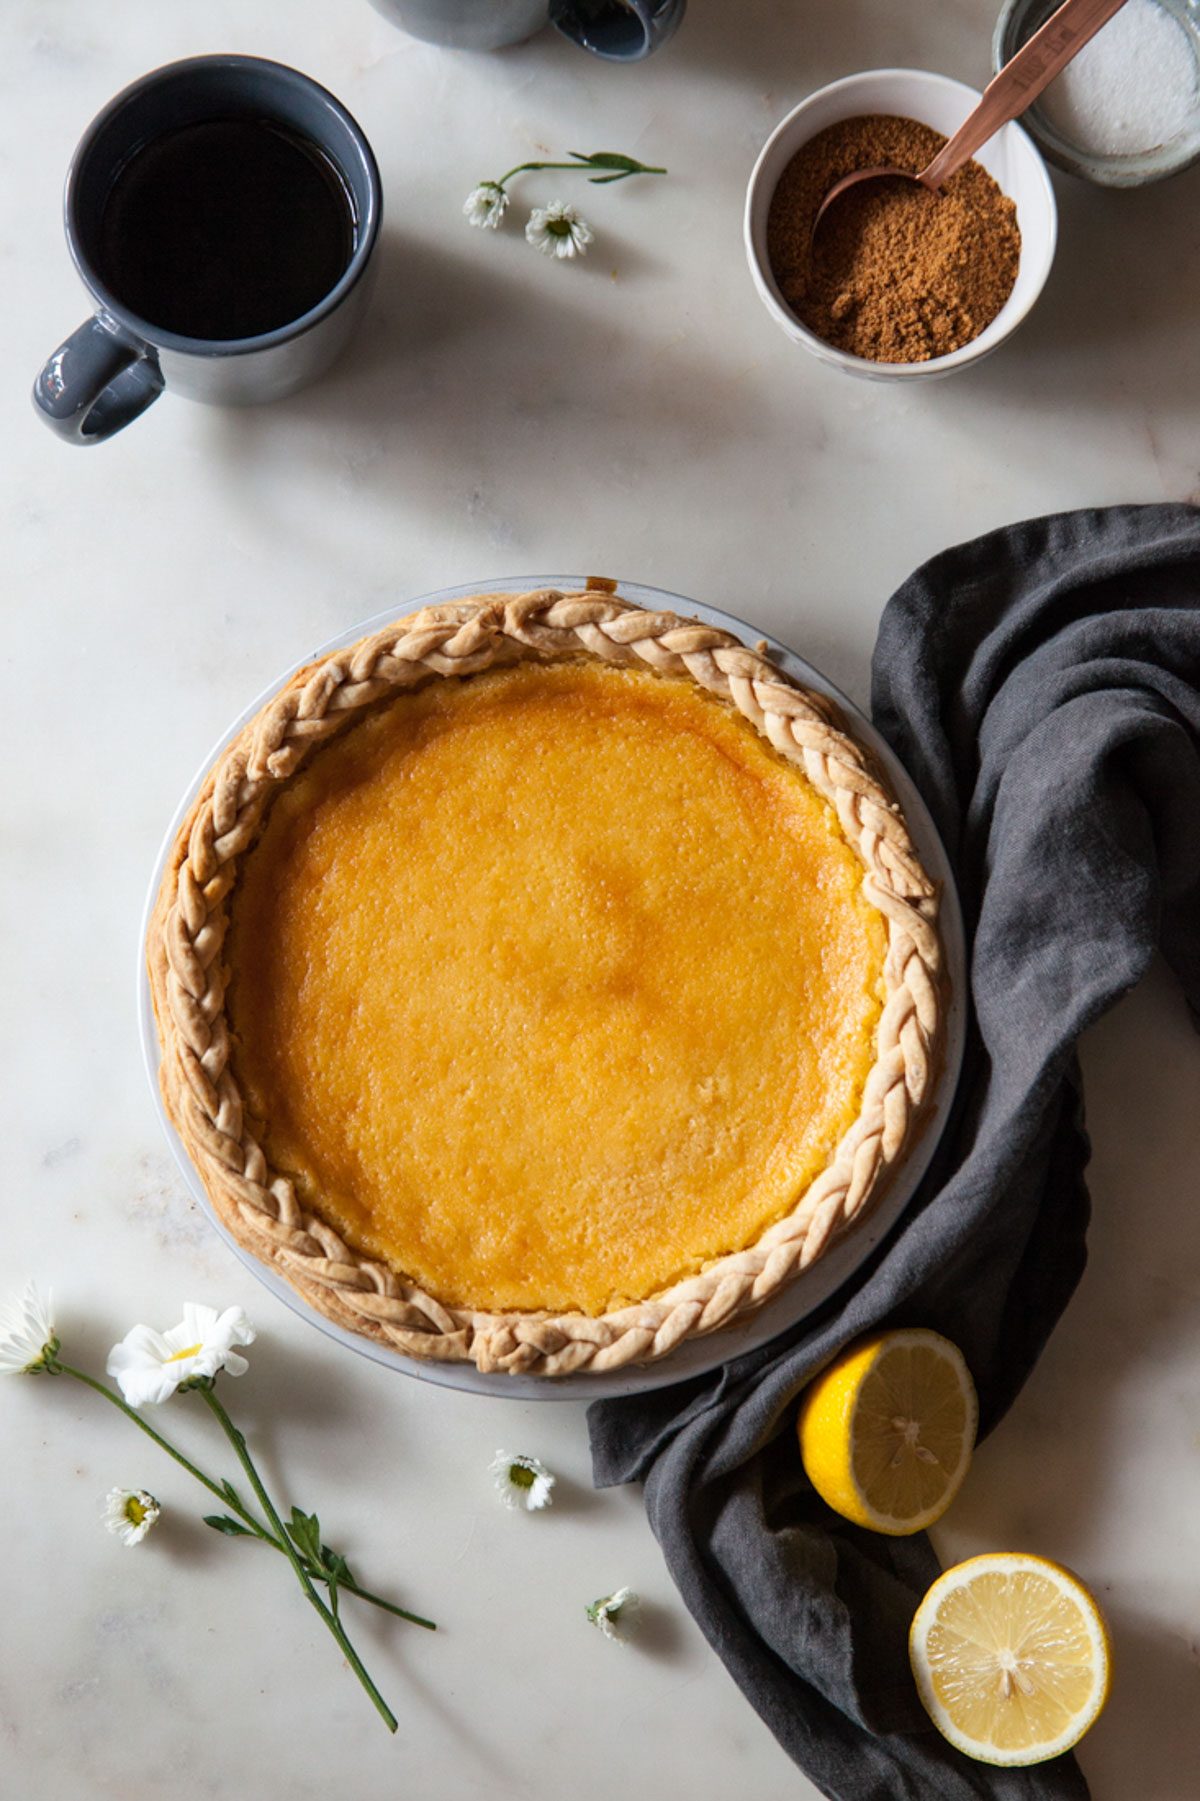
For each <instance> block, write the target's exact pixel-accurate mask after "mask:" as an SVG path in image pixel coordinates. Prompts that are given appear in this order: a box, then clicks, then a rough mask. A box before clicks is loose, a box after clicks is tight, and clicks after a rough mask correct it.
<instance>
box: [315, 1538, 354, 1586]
mask: <svg viewBox="0 0 1200 1801" xmlns="http://www.w3.org/2000/svg"><path fill="white" fill-rule="evenodd" d="M321 1568H322V1569H323V1570H325V1571H326V1572H327V1573H328V1575H329V1576H330V1578H331V1579H332V1580H333V1581H334V1582H354V1576H353V1575H352V1573H351V1570H350V1565H349V1564H348V1563H347V1562H346V1559H345V1558H344V1557H343V1556H342V1554H341V1552H340V1551H333V1550H331V1549H330V1547H329V1546H328V1545H322V1546H321ZM356 1586H357V1584H356Z"/></svg>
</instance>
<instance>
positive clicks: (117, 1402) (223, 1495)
mask: <svg viewBox="0 0 1200 1801" xmlns="http://www.w3.org/2000/svg"><path fill="white" fill-rule="evenodd" d="M45 1368H46V1373H47V1374H48V1375H54V1376H73V1377H74V1378H75V1380H76V1382H83V1383H86V1385H87V1387H88V1388H91V1389H94V1390H95V1392H96V1393H97V1394H98V1395H103V1397H104V1399H105V1400H106V1401H111V1402H112V1404H113V1406H114V1407H119V1408H120V1410H121V1412H122V1413H123V1414H124V1415H125V1417H126V1419H130V1420H132V1421H133V1423H134V1425H135V1426H136V1427H137V1428H138V1430H139V1431H140V1432H144V1433H145V1434H146V1437H147V1438H152V1439H153V1440H154V1443H155V1444H156V1445H157V1446H158V1448H159V1450H160V1451H165V1452H166V1453H167V1456H168V1457H173V1458H174V1459H175V1462H176V1463H178V1464H179V1465H180V1466H181V1467H182V1468H183V1469H185V1470H186V1471H187V1472H188V1475H189V1476H194V1477H195V1478H196V1481H197V1482H199V1483H200V1484H202V1486H203V1487H204V1488H206V1489H207V1490H208V1492H209V1494H210V1495H216V1497H217V1499H218V1501H220V1503H221V1505H222V1506H223V1507H228V1508H229V1509H230V1510H231V1512H233V1513H236V1514H237V1516H238V1518H239V1519H240V1520H241V1521H242V1523H243V1525H244V1526H245V1527H246V1528H247V1530H248V1531H249V1532H251V1533H252V1534H253V1536H254V1537H255V1538H257V1539H259V1540H260V1541H261V1542H262V1543H263V1544H264V1545H270V1546H271V1549H272V1550H273V1551H278V1552H279V1553H280V1554H281V1556H284V1557H287V1556H288V1555H289V1551H290V1550H291V1541H290V1540H289V1539H288V1537H287V1535H286V1533H285V1534H284V1537H283V1541H282V1543H281V1542H280V1540H279V1539H278V1538H276V1536H275V1534H274V1533H273V1532H268V1531H267V1530H266V1528H265V1527H264V1526H263V1525H262V1523H261V1521H259V1520H258V1519H256V1518H255V1516H254V1514H252V1513H251V1512H250V1509H249V1508H248V1507H244V1506H243V1505H242V1503H241V1502H240V1501H239V1500H237V1499H236V1497H235V1496H233V1495H231V1494H229V1492H228V1491H227V1490H226V1489H223V1488H220V1487H218V1485H217V1484H216V1483H215V1482H214V1481H212V1479H211V1478H210V1477H208V1476H206V1475H205V1474H204V1471H203V1470H201V1469H197V1468H196V1465H195V1464H194V1463H192V1462H191V1460H190V1459H189V1458H187V1457H185V1456H184V1454H183V1452H182V1451H177V1450H176V1449H175V1446H174V1445H173V1444H171V1443H170V1442H169V1441H168V1440H167V1439H165V1438H164V1437H163V1436H162V1434H161V1433H159V1432H156V1431H155V1430H154V1427H153V1426H151V1425H149V1424H148V1423H147V1421H146V1420H144V1419H143V1418H142V1415H141V1414H140V1413H139V1412H138V1411H137V1409H136V1408H134V1407H131V1406H130V1405H129V1403H128V1401H125V1400H122V1398H121V1396H120V1395H117V1394H114V1393H113V1391H112V1389H111V1388H107V1387H106V1386H105V1384H104V1383H103V1382H97V1381H96V1379H95V1377H94V1376H88V1375H85V1374H84V1372H83V1371H82V1370H77V1369H72V1368H71V1366H70V1364H67V1363H60V1362H59V1361H58V1359H57V1358H55V1359H53V1361H48V1362H47V1363H46V1365H45ZM304 1565H305V1568H306V1569H307V1571H308V1573H309V1575H310V1576H312V1577H315V1578H316V1579H318V1580H320V1581H324V1580H326V1578H325V1577H324V1575H323V1574H322V1572H321V1571H320V1570H318V1569H316V1568H315V1567H314V1566H313V1565H312V1564H311V1563H309V1561H308V1559H307V1558H305V1559H304ZM338 1587H339V1588H344V1589H345V1590H346V1591H347V1593H348V1594H352V1595H357V1596H358V1597H359V1599H360V1600H362V1601H369V1602H370V1603H371V1605H372V1606H373V1607H381V1608H382V1609H383V1610H384V1612H385V1613H394V1614H395V1615H396V1617H397V1618H398V1619H401V1620H409V1621H411V1623H412V1624H413V1625H414V1626H424V1627H425V1629H426V1631H428V1632H436V1631H437V1626H436V1625H435V1624H434V1622H433V1621H432V1620H426V1619H423V1618H422V1617H421V1615H420V1614H419V1613H409V1612H408V1610H407V1608H404V1607H397V1606H396V1604H395V1602H394V1601H385V1600H384V1599H383V1598H382V1596H380V1595H374V1594H372V1593H371V1591H370V1589H369V1588H361V1587H360V1586H359V1584H358V1583H357V1582H347V1581H346V1580H345V1578H344V1577H343V1578H342V1580H341V1581H340V1582H339V1583H338Z"/></svg>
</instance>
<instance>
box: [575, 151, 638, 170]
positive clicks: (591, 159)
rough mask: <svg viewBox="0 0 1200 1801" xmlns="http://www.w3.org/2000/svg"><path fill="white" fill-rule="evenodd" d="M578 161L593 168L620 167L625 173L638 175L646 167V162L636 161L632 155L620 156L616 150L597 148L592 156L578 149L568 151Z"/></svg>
mask: <svg viewBox="0 0 1200 1801" xmlns="http://www.w3.org/2000/svg"><path fill="white" fill-rule="evenodd" d="M568 154H569V155H571V156H573V157H574V158H575V159H576V161H577V162H581V163H587V165H588V167H589V168H592V169H620V171H621V173H622V174H623V175H637V174H638V173H640V171H641V170H642V169H643V168H644V167H645V164H644V163H639V162H635V161H634V159H633V157H632V156H620V155H619V154H618V153H617V152H616V151H615V150H596V151H594V152H593V153H592V155H591V156H584V155H583V154H582V152H580V151H578V150H572V151H569V152H568Z"/></svg>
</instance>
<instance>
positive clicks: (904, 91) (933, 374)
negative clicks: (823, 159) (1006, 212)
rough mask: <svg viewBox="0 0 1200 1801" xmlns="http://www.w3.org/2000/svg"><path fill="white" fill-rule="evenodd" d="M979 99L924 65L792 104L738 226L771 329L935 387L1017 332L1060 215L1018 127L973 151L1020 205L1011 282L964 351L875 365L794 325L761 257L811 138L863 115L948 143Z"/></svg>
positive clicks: (873, 372) (762, 158)
mask: <svg viewBox="0 0 1200 1801" xmlns="http://www.w3.org/2000/svg"><path fill="white" fill-rule="evenodd" d="M978 102H979V94H978V92H977V91H976V89H974V88H969V87H966V86H965V85H964V84H963V83H962V82H961V81H952V80H951V79H950V77H949V76H948V75H933V74H930V73H929V72H928V71H926V70H923V69H872V70H869V71H866V72H864V73H863V74H861V75H847V76H846V77H845V78H844V79H843V80H841V81H834V82H831V83H830V85H829V86H828V87H824V88H818V90H817V91H816V93H815V94H810V95H809V96H808V99H807V100H802V101H801V102H800V105H799V106H797V107H793V109H792V111H791V112H790V113H789V114H788V115H787V117H786V118H785V119H783V120H781V121H780V123H779V124H778V125H777V126H776V127H775V130H774V131H773V132H772V133H771V136H770V137H769V138H768V139H767V141H766V143H765V144H764V145H763V148H762V151H761V153H760V155H759V158H758V161H757V162H756V163H755V165H754V172H753V174H752V175H751V177H750V186H749V188H748V189H747V192H746V212H745V221H744V229H745V242H746V256H747V259H748V261H749V264H750V273H751V275H752V277H753V278H754V285H755V287H756V288H757V289H758V296H759V299H760V300H761V301H762V303H763V305H764V306H765V307H766V309H767V311H768V312H769V313H770V315H771V317H772V318H773V319H774V321H775V323H776V325H778V326H779V328H780V330H781V331H784V332H786V333H787V335H788V337H789V338H791V339H793V340H794V342H795V343H797V344H802V345H803V347H804V348H805V350H807V351H808V352H809V354H810V355H812V356H815V357H817V358H819V360H820V361H821V362H823V363H828V364H830V365H831V366H832V367H833V368H835V369H841V370H843V371H844V372H845V373H846V374H847V375H857V376H860V377H861V378H862V379H863V380H865V381H890V382H922V381H924V382H928V381H937V380H938V379H940V378H941V377H942V376H945V375H953V374H954V372H955V371H956V370H958V369H966V368H969V367H970V366H971V365H972V364H974V363H978V362H980V361H981V360H982V359H983V358H984V357H985V356H989V355H990V354H991V352H992V351H993V350H997V349H998V348H999V347H1000V345H1001V344H1003V343H1004V342H1005V340H1006V339H1007V338H1009V337H1011V336H1012V334H1013V332H1014V331H1016V329H1017V327H1018V325H1020V323H1021V321H1022V320H1023V319H1024V318H1025V316H1026V314H1027V313H1028V312H1029V310H1030V308H1031V307H1032V306H1033V304H1034V302H1035V301H1036V299H1037V297H1038V295H1039V294H1040V293H1041V291H1042V288H1043V287H1044V286H1045V282H1046V277H1047V276H1048V275H1049V273H1050V265H1051V264H1052V263H1053V261H1054V247H1055V243H1056V241H1057V237H1058V212H1057V209H1056V207H1055V203H1054V190H1053V188H1052V187H1051V185H1050V177H1049V174H1048V173H1047V170H1046V165H1045V163H1044V162H1043V161H1042V159H1041V157H1040V155H1039V154H1038V152H1037V149H1036V148H1035V146H1034V145H1033V143H1032V142H1031V141H1030V139H1029V138H1028V137H1027V136H1026V134H1025V132H1024V131H1022V129H1021V127H1020V126H1019V125H1003V126H1001V128H1000V130H999V131H998V132H996V134H995V135H994V136H993V137H991V138H989V139H988V141H987V143H986V144H984V145H983V147H982V149H980V150H977V151H976V153H975V160H976V161H977V162H979V163H981V164H982V166H983V167H984V168H985V169H986V170H987V172H988V174H989V175H990V176H991V177H992V179H993V180H994V181H995V182H996V183H997V184H998V186H999V187H1000V189H1001V191H1002V193H1005V194H1007V195H1008V197H1009V199H1010V200H1012V201H1013V202H1014V204H1015V205H1016V209H1017V224H1018V226H1019V227H1020V231H1021V261H1020V265H1019V267H1018V269H1017V279H1016V282H1015V284H1014V286H1013V291H1012V293H1011V294H1010V295H1009V297H1008V299H1007V300H1006V301H1005V303H1004V305H1003V306H1002V307H1001V308H1000V311H999V312H998V313H997V314H996V317H995V318H994V319H993V320H992V322H991V324H990V325H987V326H985V327H984V329H983V330H982V331H981V332H980V334H979V336H978V337H977V338H972V339H971V342H970V343H969V344H964V345H963V346H962V348H961V349H960V350H952V351H951V352H950V353H949V355H948V356H935V357H930V358H929V360H928V361H927V362H924V363H879V362H874V361H872V360H869V359H868V358H866V357H861V356H850V355H849V354H848V352H846V351H844V350H837V349H835V348H834V346H833V345H832V344H827V343H826V342H825V340H824V338H818V337H817V336H816V334H815V332H811V331H809V330H808V328H807V326H804V325H802V324H801V323H800V321H799V319H797V317H796V315H795V314H794V313H793V312H792V310H791V308H790V307H789V306H788V304H787V302H786V301H785V300H784V298H783V295H782V294H781V293H780V291H779V286H778V284H777V282H776V280H775V277H774V274H773V273H772V270H771V261H770V258H769V257H768V255H767V214H768V212H769V211H770V206H771V197H772V195H773V194H774V192H775V188H776V186H777V184H778V182H779V178H780V176H781V175H782V174H783V171H784V169H785V168H786V167H787V165H788V163H789V162H790V161H791V160H792V158H793V156H795V154H796V152H797V150H799V149H800V148H801V146H802V145H804V144H807V143H808V141H809V139H810V138H814V137H816V135H817V133H818V132H819V131H824V129H825V127H826V126H827V125H834V124H836V123H837V122H838V121H839V120H841V119H855V118H858V117H860V116H861V115H862V114H864V113H896V114H899V115H900V117H902V118H905V119H917V120H919V121H920V123H921V124H922V125H929V126H931V127H932V128H933V130H934V131H940V132H941V133H942V134H943V135H944V136H945V137H950V136H951V135H952V134H953V133H954V132H956V131H957V130H958V128H959V126H960V125H961V124H962V122H963V120H964V119H965V118H966V117H967V115H968V113H969V112H970V111H971V110H972V108H973V107H975V106H976V105H977V104H978Z"/></svg>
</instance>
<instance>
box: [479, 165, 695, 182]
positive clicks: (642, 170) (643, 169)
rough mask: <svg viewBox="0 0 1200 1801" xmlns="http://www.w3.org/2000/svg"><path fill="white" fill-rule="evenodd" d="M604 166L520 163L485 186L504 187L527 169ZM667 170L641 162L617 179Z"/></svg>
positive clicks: (626, 170)
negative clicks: (654, 167)
mask: <svg viewBox="0 0 1200 1801" xmlns="http://www.w3.org/2000/svg"><path fill="white" fill-rule="evenodd" d="M603 166H604V165H603V164H598V163H590V162H588V161H587V160H586V159H581V160H579V161H577V162H573V163H518V164H517V166H516V168H515V169H510V170H509V171H508V174H507V175H502V176H501V177H500V179H499V181H494V182H485V183H483V186H485V187H495V188H502V187H504V186H505V185H506V184H507V183H508V182H510V181H511V180H512V178H513V176H514V175H523V174H524V173H525V171H526V170H527V169H591V168H602V167H603ZM666 172H667V171H666V170H665V169H652V168H651V167H650V166H649V164H647V163H640V164H639V165H638V167H637V168H636V169H625V170H624V171H622V172H621V173H620V174H618V176H617V179H618V180H623V179H625V178H626V177H628V176H630V175H665V174H666Z"/></svg>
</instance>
